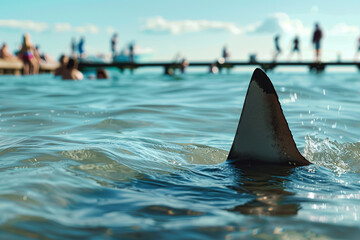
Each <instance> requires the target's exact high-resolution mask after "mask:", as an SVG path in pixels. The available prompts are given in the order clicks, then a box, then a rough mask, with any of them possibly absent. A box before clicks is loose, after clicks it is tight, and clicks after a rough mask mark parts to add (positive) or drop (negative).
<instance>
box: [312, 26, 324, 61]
mask: <svg viewBox="0 0 360 240" xmlns="http://www.w3.org/2000/svg"><path fill="white" fill-rule="evenodd" d="M322 37H323V33H322V31H321V29H320V26H319V24H318V23H316V24H315V31H314V34H313V38H312V42H313V44H314V49H315V62H316V63H318V62H320V57H321V39H322Z"/></svg>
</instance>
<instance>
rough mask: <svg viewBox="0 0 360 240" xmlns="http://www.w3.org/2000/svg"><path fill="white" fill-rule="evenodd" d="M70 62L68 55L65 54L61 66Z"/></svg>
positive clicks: (61, 59) (62, 56) (60, 60)
mask: <svg viewBox="0 0 360 240" xmlns="http://www.w3.org/2000/svg"><path fill="white" fill-rule="evenodd" d="M68 61H69V58H68V57H67V56H66V55H64V54H63V55H61V56H60V59H59V62H60V64H61V65H65V64H67V62H68Z"/></svg>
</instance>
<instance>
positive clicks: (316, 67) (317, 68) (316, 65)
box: [309, 63, 326, 73]
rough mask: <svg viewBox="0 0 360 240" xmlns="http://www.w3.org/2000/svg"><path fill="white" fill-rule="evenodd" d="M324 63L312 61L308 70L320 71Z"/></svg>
mask: <svg viewBox="0 0 360 240" xmlns="http://www.w3.org/2000/svg"><path fill="white" fill-rule="evenodd" d="M325 67H326V65H325V64H324V63H313V64H310V65H309V70H310V72H316V73H322V72H323V71H324V70H325Z"/></svg>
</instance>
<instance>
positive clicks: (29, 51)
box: [18, 33, 40, 75]
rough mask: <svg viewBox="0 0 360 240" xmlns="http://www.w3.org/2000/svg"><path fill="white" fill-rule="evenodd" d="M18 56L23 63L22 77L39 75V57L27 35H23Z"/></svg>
mask: <svg viewBox="0 0 360 240" xmlns="http://www.w3.org/2000/svg"><path fill="white" fill-rule="evenodd" d="M18 54H19V57H20V58H21V59H22V61H23V63H24V69H23V71H24V75H29V74H38V73H39V67H40V63H39V61H38V59H39V57H38V56H37V51H36V49H35V47H34V45H33V44H32V43H31V39H30V35H29V34H28V33H26V34H24V38H23V43H22V46H21V49H20V51H19V53H18Z"/></svg>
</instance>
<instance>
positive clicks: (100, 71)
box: [96, 68, 109, 79]
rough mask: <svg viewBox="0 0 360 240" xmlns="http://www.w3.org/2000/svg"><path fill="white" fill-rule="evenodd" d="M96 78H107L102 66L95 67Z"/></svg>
mask: <svg viewBox="0 0 360 240" xmlns="http://www.w3.org/2000/svg"><path fill="white" fill-rule="evenodd" d="M96 78H97V79H109V75H108V73H107V71H106V70H105V69H104V68H98V69H96Z"/></svg>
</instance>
